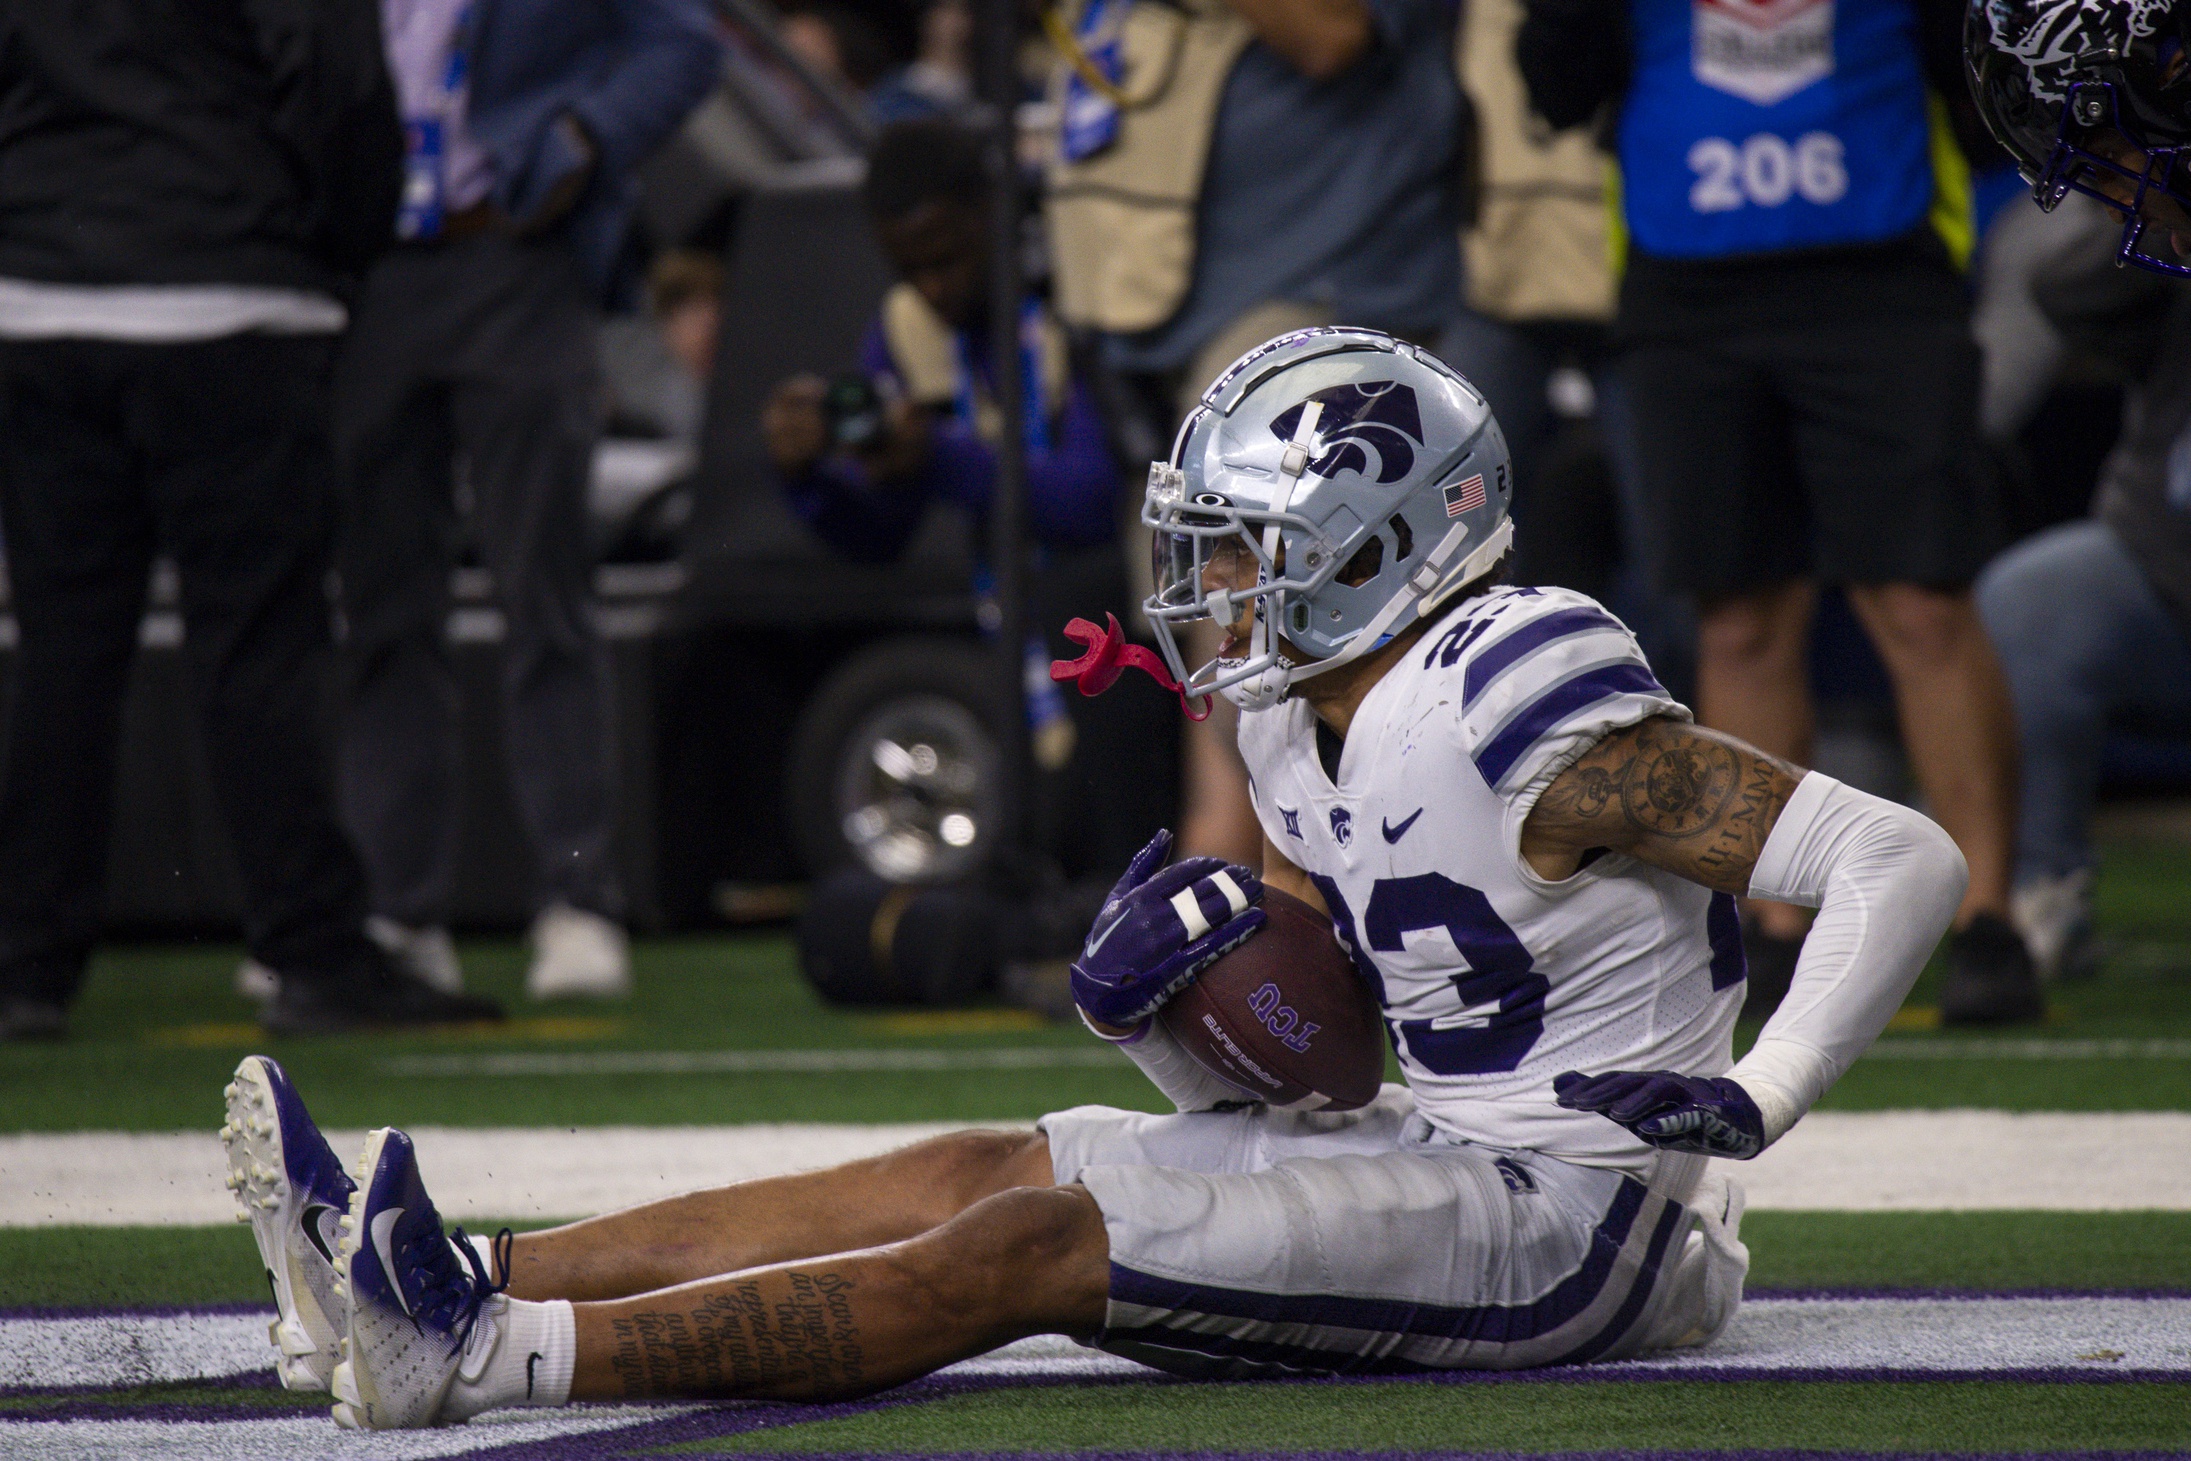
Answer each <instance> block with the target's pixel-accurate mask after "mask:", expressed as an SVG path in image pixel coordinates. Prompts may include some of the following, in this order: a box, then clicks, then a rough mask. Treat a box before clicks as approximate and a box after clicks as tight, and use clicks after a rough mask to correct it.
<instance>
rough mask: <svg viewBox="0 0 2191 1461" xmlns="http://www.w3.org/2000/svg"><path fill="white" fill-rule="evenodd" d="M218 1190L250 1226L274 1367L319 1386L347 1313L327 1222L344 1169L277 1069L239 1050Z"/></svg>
mask: <svg viewBox="0 0 2191 1461" xmlns="http://www.w3.org/2000/svg"><path fill="white" fill-rule="evenodd" d="M227 1099H228V1120H227V1121H226V1122H225V1123H224V1124H223V1125H222V1127H221V1145H222V1146H224V1147H226V1148H227V1150H228V1188H229V1190H230V1191H231V1192H234V1193H235V1194H236V1200H237V1202H238V1203H239V1204H240V1205H241V1211H239V1212H238V1213H237V1218H238V1220H239V1221H247V1222H249V1223H250V1224H251V1236H252V1237H253V1238H255V1239H257V1240H258V1245H259V1261H260V1262H261V1263H262V1264H264V1265H265V1267H266V1282H267V1285H268V1286H269V1287H270V1288H272V1289H273V1291H274V1306H275V1308H276V1309H278V1310H279V1311H280V1313H279V1316H278V1317H277V1318H276V1319H275V1320H274V1322H273V1324H272V1325H270V1326H269V1327H268V1330H267V1337H268V1338H270V1339H272V1340H273V1342H274V1348H275V1350H276V1351H277V1354H278V1356H279V1357H278V1358H277V1359H276V1360H275V1362H274V1372H275V1373H276V1374H277V1375H279V1376H280V1377H281V1382H282V1384H283V1385H285V1386H287V1387H288V1388H289V1389H291V1390H325V1389H326V1388H327V1385H328V1380H329V1377H330V1376H332V1375H333V1374H334V1371H335V1362H336V1361H337V1360H338V1359H340V1358H341V1352H342V1336H343V1331H344V1329H345V1327H346V1326H347V1322H348V1316H347V1314H345V1312H344V1310H343V1306H342V1303H341V1301H340V1299H339V1297H338V1295H337V1288H338V1280H337V1274H336V1271H335V1244H336V1241H337V1227H338V1225H339V1224H340V1222H341V1220H342V1215H343V1214H344V1213H345V1212H347V1211H348V1210H349V1207H350V1193H351V1189H352V1188H353V1187H355V1186H356V1184H355V1183H353V1182H352V1181H351V1180H350V1174H349V1173H347V1172H345V1171H343V1169H342V1163H341V1161H340V1160H338V1159H337V1158H336V1156H335V1153H334V1151H333V1150H332V1149H331V1148H330V1147H329V1146H328V1145H327V1141H326V1138H324V1137H322V1136H321V1135H320V1131H319V1128H318V1127H317V1126H315V1125H313V1124H312V1117H311V1114H310V1113H309V1112H307V1111H306V1110H305V1109H304V1102H303V1101H302V1100H301V1099H299V1097H298V1095H297V1090H296V1087H295V1086H292V1085H291V1084H290V1083H289V1077H288V1075H287V1074H285V1073H284V1072H283V1070H282V1068H281V1066H280V1065H278V1064H276V1063H275V1062H274V1061H272V1060H270V1059H268V1058H267V1057H266V1056H264V1055H247V1056H245V1057H244V1060H243V1063H242V1064H241V1065H239V1066H237V1067H236V1078H235V1079H234V1080H232V1081H230V1082H229V1083H228V1090H227Z"/></svg>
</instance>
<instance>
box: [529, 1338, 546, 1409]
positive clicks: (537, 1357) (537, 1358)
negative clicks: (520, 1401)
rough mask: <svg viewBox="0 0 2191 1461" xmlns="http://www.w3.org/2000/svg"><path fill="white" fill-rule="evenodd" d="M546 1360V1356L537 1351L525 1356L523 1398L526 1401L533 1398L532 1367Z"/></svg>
mask: <svg viewBox="0 0 2191 1461" xmlns="http://www.w3.org/2000/svg"><path fill="white" fill-rule="evenodd" d="M546 1358H547V1356H546V1355H544V1354H542V1353H541V1352H540V1351H539V1350H537V1349H536V1350H534V1351H533V1352H532V1353H531V1354H529V1355H527V1356H525V1398H526V1399H527V1400H530V1399H532V1398H533V1366H534V1365H537V1364H539V1363H540V1362H541V1361H542V1360H544V1359H546Z"/></svg>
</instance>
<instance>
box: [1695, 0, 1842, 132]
mask: <svg viewBox="0 0 2191 1461" xmlns="http://www.w3.org/2000/svg"><path fill="white" fill-rule="evenodd" d="M1689 17H1690V19H1689V25H1690V29H1689V65H1690V68H1691V70H1692V71H1693V72H1694V74H1695V76H1696V79H1697V80H1698V81H1700V82H1702V83H1703V84H1704V85H1706V86H1709V87H1711V88H1712V89H1713V90H1715V91H1724V92H1726V93H1727V94H1728V95H1730V96H1739V97H1741V98H1742V99H1743V100H1744V101H1752V102H1756V103H1757V104H1758V105H1759V106H1761V107H1769V106H1771V105H1772V104H1773V103H1774V102H1777V101H1780V100H1782V99H1783V98H1786V97H1790V96H1793V95H1795V94H1796V93H1797V92H1799V91H1801V90H1802V89H1803V88H1804V87H1806V86H1810V85H1812V84H1814V83H1816V82H1820V81H1823V80H1825V79H1826V78H1827V77H1829V76H1831V75H1833V0H1694V3H1693V4H1692V6H1691V8H1690V12H1689Z"/></svg>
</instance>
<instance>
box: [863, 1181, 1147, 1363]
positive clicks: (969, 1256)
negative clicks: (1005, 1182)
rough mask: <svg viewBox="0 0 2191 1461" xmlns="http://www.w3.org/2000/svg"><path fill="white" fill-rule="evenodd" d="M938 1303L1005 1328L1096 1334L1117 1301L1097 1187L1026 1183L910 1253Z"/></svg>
mask: <svg viewBox="0 0 2191 1461" xmlns="http://www.w3.org/2000/svg"><path fill="white" fill-rule="evenodd" d="M901 1255H902V1261H903V1262H904V1263H905V1264H906V1265H907V1266H908V1268H909V1270H911V1271H912V1273H913V1275H914V1277H915V1278H916V1281H918V1282H920V1283H921V1284H922V1287H923V1288H924V1289H925V1290H927V1292H928V1296H929V1297H928V1301H929V1302H930V1303H931V1304H933V1305H934V1306H935V1307H936V1308H937V1309H938V1310H939V1311H947V1312H949V1313H951V1314H953V1315H954V1316H955V1317H956V1318H957V1319H958V1320H959V1321H961V1322H964V1323H968V1324H971V1325H974V1326H977V1327H981V1328H985V1329H992V1330H995V1331H997V1332H999V1333H1002V1332H1005V1331H1010V1332H1011V1333H1013V1334H1022V1333H1038V1332H1043V1331H1049V1332H1062V1333H1068V1334H1074V1335H1087V1334H1092V1333H1094V1332H1095V1331H1096V1330H1098V1329H1100V1328H1102V1326H1103V1320H1104V1313H1105V1309H1106V1307H1107V1305H1108V1303H1109V1301H1110V1256H1111V1244H1110V1236H1109V1234H1108V1232H1107V1231H1106V1230H1105V1229H1104V1226H1103V1213H1102V1210H1101V1209H1100V1208H1098V1207H1097V1206H1096V1201H1095V1199H1094V1198H1093V1197H1092V1196H1090V1195H1089V1193H1088V1189H1087V1188H1085V1187H1080V1186H1072V1187H1016V1188H1012V1189H1010V1190H1009V1191H1005V1192H1000V1193H997V1194H996V1195H995V1196H993V1197H989V1198H987V1199H984V1200H983V1201H981V1202H979V1203H977V1204H975V1205H974V1206H973V1207H971V1208H969V1209H967V1210H966V1211H965V1212H963V1213H961V1214H960V1215H959V1216H958V1217H957V1218H955V1219H954V1220H953V1221H951V1222H950V1223H949V1224H947V1225H945V1226H944V1227H943V1228H941V1229H939V1230H937V1231H936V1232H934V1233H931V1234H929V1235H927V1236H926V1237H924V1238H920V1239H916V1240H914V1241H913V1242H912V1243H909V1244H907V1245H906V1246H905V1247H904V1249H903V1250H901Z"/></svg>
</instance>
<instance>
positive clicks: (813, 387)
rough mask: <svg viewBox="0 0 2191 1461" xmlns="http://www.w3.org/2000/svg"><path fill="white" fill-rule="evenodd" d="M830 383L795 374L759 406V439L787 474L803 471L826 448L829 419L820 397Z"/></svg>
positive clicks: (770, 458)
mask: <svg viewBox="0 0 2191 1461" xmlns="http://www.w3.org/2000/svg"><path fill="white" fill-rule="evenodd" d="M828 392H829V384H828V382H826V381H824V380H823V379H822V378H821V377H820V376H818V375H795V376H793V377H791V378H790V379H789V380H787V381H784V382H782V383H781V384H779V385H778V386H777V387H776V389H775V390H773V391H770V392H769V393H768V400H767V402H766V403H765V404H764V405H763V406H762V407H761V442H762V444H763V445H765V446H766V447H767V448H768V458H769V460H770V461H772V462H774V463H775V464H776V469H777V470H778V471H780V472H782V473H784V474H785V475H786V476H790V477H797V476H800V475H801V474H803V473H805V472H806V471H807V470H808V469H809V468H811V467H812V466H813V465H814V464H815V463H816V462H818V461H820V460H821V459H822V457H823V456H824V455H825V454H826V453H827V452H828V450H829V418H828V416H827V415H826V414H824V412H823V410H822V399H823V397H824V396H826V395H827V394H828Z"/></svg>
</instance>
